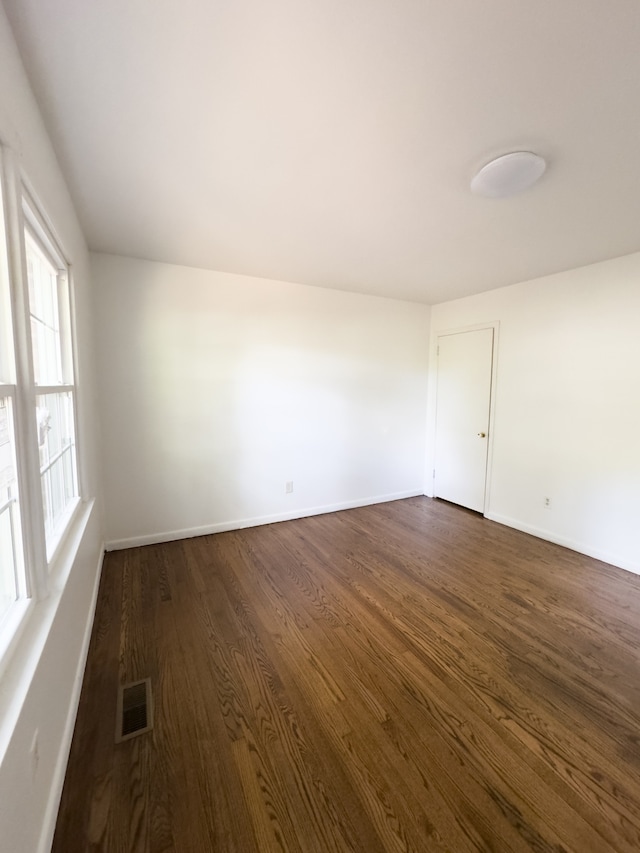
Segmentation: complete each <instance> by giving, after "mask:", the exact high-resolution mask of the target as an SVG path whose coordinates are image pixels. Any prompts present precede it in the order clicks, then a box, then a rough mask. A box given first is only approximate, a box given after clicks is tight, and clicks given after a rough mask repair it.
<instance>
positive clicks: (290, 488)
mask: <svg viewBox="0 0 640 853" xmlns="http://www.w3.org/2000/svg"><path fill="white" fill-rule="evenodd" d="M284 490H285V492H286V494H288V495H290V494H291V492H292V491H293V480H287V482H286V483H285V484H284Z"/></svg>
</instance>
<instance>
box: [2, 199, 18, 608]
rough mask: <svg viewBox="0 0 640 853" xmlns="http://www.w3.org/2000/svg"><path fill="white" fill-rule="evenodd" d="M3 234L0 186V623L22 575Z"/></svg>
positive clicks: (13, 373)
mask: <svg viewBox="0 0 640 853" xmlns="http://www.w3.org/2000/svg"><path fill="white" fill-rule="evenodd" d="M5 234H6V228H5V218H4V199H3V194H2V186H1V185H0V622H1V621H2V619H3V617H4V616H5V615H6V614H7V613H8V612H9V610H10V609H11V605H12V604H13V603H14V602H15V601H16V600H17V598H18V597H19V595H20V594H21V592H23V588H22V578H23V577H24V562H23V559H22V534H21V530H22V528H21V524H20V504H19V499H18V498H19V496H18V476H17V469H16V452H15V450H16V447H15V429H14V416H13V413H14V407H15V399H16V383H15V362H14V347H13V323H12V312H11V294H10V291H9V269H8V256H7V244H6V240H5V239H4V237H5Z"/></svg>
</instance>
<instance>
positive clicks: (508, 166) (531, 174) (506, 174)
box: [471, 151, 547, 198]
mask: <svg viewBox="0 0 640 853" xmlns="http://www.w3.org/2000/svg"><path fill="white" fill-rule="evenodd" d="M546 168H547V164H546V162H545V160H544V158H543V157H540V155H539V154H534V153H533V152H531V151H513V152H511V154H503V155H502V157H496V159H495V160H491V162H490V163H487V165H486V166H483V167H482V169H480V171H479V172H478V173H477V174H476V176H475V177H474V178H473V180H472V181H471V192H473V193H475V194H476V195H483V196H487V197H488V198H508V197H509V196H512V195H516V194H517V193H521V192H523V191H524V190H526V189H528V188H529V187H530V186H533V184H535V182H536V181H537V180H539V179H540V178H541V177H542V175H543V174H544V171H545V169H546Z"/></svg>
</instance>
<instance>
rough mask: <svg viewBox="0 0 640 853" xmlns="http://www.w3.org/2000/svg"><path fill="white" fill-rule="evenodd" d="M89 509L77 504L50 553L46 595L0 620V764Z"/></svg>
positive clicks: (18, 606) (17, 606)
mask: <svg viewBox="0 0 640 853" xmlns="http://www.w3.org/2000/svg"><path fill="white" fill-rule="evenodd" d="M93 508H94V501H93V500H91V501H88V502H86V503H83V502H80V501H79V502H78V506H77V507H75V508H74V514H73V519H72V523H70V524H69V526H68V527H67V529H66V531H65V535H64V537H63V538H62V539H61V540H60V542H59V543H58V546H57V548H56V552H55V554H54V560H55V562H54V563H52V565H51V568H52V573H51V582H50V585H49V595H48V596H47V597H46V598H43V599H42V600H40V601H35V600H34V599H22V600H19V601H17V602H16V604H15V605H14V606H13V607H12V608H11V610H10V611H9V613H7V615H6V617H5V620H4V621H3V624H2V632H1V633H0V764H2V760H3V758H4V755H5V752H6V750H7V747H8V745H9V743H10V741H11V737H12V734H13V731H14V729H15V726H16V724H17V721H18V719H19V717H20V713H21V710H22V707H23V705H24V702H25V699H26V697H27V694H28V692H29V687H30V686H31V683H32V681H33V677H34V675H35V672H36V669H37V667H38V663H39V661H40V658H41V657H42V653H43V651H44V649H45V647H46V644H47V640H48V638H49V634H50V631H51V627H52V625H53V623H54V620H55V617H56V613H57V611H58V607H59V605H60V601H61V599H62V595H63V593H64V590H65V587H66V584H67V580H68V578H69V575H70V574H71V570H72V568H73V565H74V562H75V559H76V557H77V555H78V552H79V550H80V545H81V543H82V541H83V537H84V535H85V532H86V530H87V526H88V523H89V519H90V518H91V515H92V511H93Z"/></svg>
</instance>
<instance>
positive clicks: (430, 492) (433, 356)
mask: <svg viewBox="0 0 640 853" xmlns="http://www.w3.org/2000/svg"><path fill="white" fill-rule="evenodd" d="M483 329H493V346H492V350H491V391H490V397H489V435H488V443H487V468H486V475H485V485H484V503H483V509H482V515H483V516H484V517H485V518H486V517H487V514H488V513H489V502H490V498H491V475H492V472H493V428H494V425H495V408H496V397H497V387H498V352H499V349H498V343H499V334H500V321H499V320H493V321H490V322H487V323H473V324H472V325H469V326H456V327H454V328H446V329H434V330H433V333H432V338H431V345H430V350H431V352H430V358H429V363H430V366H432V367H430V370H429V375H430V381H429V385H430V391H429V398H430V400H431V405H430V406H429V410H430V413H429V423H428V430H427V453H428V457H427V465H426V483H425V486H426V487H425V495H427V496H429V497H434V491H435V490H434V473H433V472H434V471H435V462H436V416H437V411H438V349H437V347H438V338H440V337H444V336H446V335H459V334H463V333H464V332H478V331H481V330H483Z"/></svg>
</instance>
